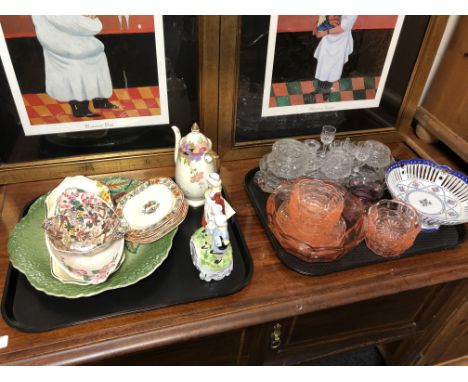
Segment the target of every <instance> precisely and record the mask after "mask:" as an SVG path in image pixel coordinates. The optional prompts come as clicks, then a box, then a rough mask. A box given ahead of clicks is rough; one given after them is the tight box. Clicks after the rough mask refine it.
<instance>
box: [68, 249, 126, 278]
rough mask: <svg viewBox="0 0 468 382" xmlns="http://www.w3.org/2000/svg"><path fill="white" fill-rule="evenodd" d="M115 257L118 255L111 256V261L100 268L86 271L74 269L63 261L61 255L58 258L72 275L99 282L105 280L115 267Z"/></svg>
mask: <svg viewBox="0 0 468 382" xmlns="http://www.w3.org/2000/svg"><path fill="white" fill-rule="evenodd" d="M117 258H118V255H117V254H116V255H115V256H114V257H113V258H112V261H111V262H110V263H108V264H106V265H105V266H104V267H102V268H101V269H95V270H92V271H91V272H87V271H86V270H84V269H75V268H72V267H70V266H69V265H67V264H66V263H65V260H64V258H63V257H62V258H60V262H61V263H62V265H63V266H64V267H66V268H67V269H68V271H69V272H71V273H72V274H73V275H74V276H76V277H78V278H79V279H81V280H82V281H85V282H89V283H91V284H100V283H101V282H103V281H105V280H106V279H107V278H108V277H109V275H110V274H111V273H112V272H113V271H114V269H115V268H116V266H117Z"/></svg>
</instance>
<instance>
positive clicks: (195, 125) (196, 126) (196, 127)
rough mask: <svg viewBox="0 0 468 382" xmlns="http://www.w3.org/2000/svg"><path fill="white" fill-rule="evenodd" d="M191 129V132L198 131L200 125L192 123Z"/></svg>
mask: <svg viewBox="0 0 468 382" xmlns="http://www.w3.org/2000/svg"><path fill="white" fill-rule="evenodd" d="M191 131H192V132H197V133H199V132H200V126H198V123H196V122H194V123H193V125H192V129H191Z"/></svg>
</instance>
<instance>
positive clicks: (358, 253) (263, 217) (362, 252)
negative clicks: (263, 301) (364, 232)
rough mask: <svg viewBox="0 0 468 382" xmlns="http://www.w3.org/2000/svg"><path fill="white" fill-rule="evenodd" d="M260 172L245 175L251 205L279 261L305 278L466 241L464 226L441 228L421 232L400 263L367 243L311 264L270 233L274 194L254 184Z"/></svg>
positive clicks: (444, 247) (438, 249) (453, 245)
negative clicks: (269, 204)
mask: <svg viewBox="0 0 468 382" xmlns="http://www.w3.org/2000/svg"><path fill="white" fill-rule="evenodd" d="M258 170H259V169H258V168H254V169H252V170H250V171H249V172H248V173H247V174H246V175H245V187H246V190H247V194H248V195H249V198H250V201H251V202H252V205H253V206H254V208H255V210H256V212H257V215H258V217H259V219H260V221H261V223H262V225H263V228H264V229H265V232H266V234H267V235H268V238H269V239H270V241H271V243H272V245H273V247H274V249H275V253H276V255H277V256H278V258H279V259H280V260H281V261H282V262H283V263H284V264H285V265H287V266H288V267H289V268H291V269H293V270H295V271H296V272H299V273H302V274H305V275H311V276H321V275H326V274H329V273H334V272H340V271H345V270H347V269H352V268H357V267H363V266H366V265H371V264H376V263H382V262H384V261H398V260H399V259H400V258H404V257H409V256H415V255H421V254H424V253H428V252H434V251H441V250H445V249H449V248H454V247H456V246H458V245H460V244H461V243H463V242H464V241H465V239H466V230H465V227H464V226H463V225H458V226H441V227H440V228H439V230H438V231H435V232H421V233H420V234H419V235H418V237H417V238H416V241H415V242H414V245H413V246H412V247H411V248H410V249H408V250H407V251H406V252H405V253H404V254H403V255H402V256H401V257H399V258H396V259H386V258H384V257H381V256H377V255H376V254H374V253H373V252H372V251H371V250H370V249H368V248H367V246H366V244H365V243H364V241H363V242H361V243H360V244H359V245H358V246H356V247H355V248H353V249H352V250H351V251H350V252H349V253H347V254H346V255H344V256H343V257H342V258H341V259H338V260H336V261H332V262H326V263H308V262H306V261H303V260H301V259H299V258H297V257H296V256H293V255H290V254H289V253H288V252H286V251H285V250H284V249H283V247H281V245H280V244H279V243H278V241H277V240H276V238H275V236H274V235H273V233H272V232H271V231H270V229H269V227H268V218H267V213H266V202H267V199H268V196H269V195H270V194H267V193H266V192H263V191H262V190H261V189H260V188H259V187H258V186H257V185H256V184H255V183H254V180H253V178H254V175H255V173H256V172H257V171H258Z"/></svg>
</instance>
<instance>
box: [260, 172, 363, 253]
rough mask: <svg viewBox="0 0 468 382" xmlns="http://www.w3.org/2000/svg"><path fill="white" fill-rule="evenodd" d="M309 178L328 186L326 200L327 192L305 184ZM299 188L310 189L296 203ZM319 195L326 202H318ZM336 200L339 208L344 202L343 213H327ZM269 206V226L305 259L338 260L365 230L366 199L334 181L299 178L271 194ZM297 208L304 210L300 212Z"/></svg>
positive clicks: (281, 242) (287, 246)
mask: <svg viewBox="0 0 468 382" xmlns="http://www.w3.org/2000/svg"><path fill="white" fill-rule="evenodd" d="M310 181H313V182H314V183H317V182H320V183H322V184H323V187H328V188H329V190H330V193H329V196H328V199H327V200H325V201H324V200H323V197H324V194H321V193H320V194H316V193H315V191H314V190H313V187H304V184H306V183H307V182H310ZM299 189H303V190H304V189H305V190H307V191H306V192H310V194H309V195H303V196H302V198H300V199H299V200H302V202H300V203H302V205H297V203H298V202H297V200H298V199H297V198H296V197H295V196H294V195H296V194H297V192H298V190H299ZM337 195H338V196H337ZM317 198H318V199H321V200H322V201H323V202H322V203H315V200H317ZM340 199H341V200H342V202H341V203H340V202H339V200H340ZM311 200H313V201H314V202H310V201H311ZM337 200H338V202H336V201H337ZM333 203H336V208H337V209H338V210H339V209H340V208H341V206H342V209H341V213H340V214H335V213H331V214H329V215H328V214H327V213H326V212H325V213H324V211H326V210H327V208H330V206H332V205H333ZM305 204H308V205H307V206H306V205H305ZM266 209H267V215H268V225H269V228H270V230H271V231H272V232H273V234H274V236H275V238H276V239H277V240H278V242H279V244H280V245H281V246H282V247H283V248H284V249H285V250H286V251H287V252H288V253H290V254H291V255H293V256H296V257H298V258H300V259H301V260H303V261H306V262H328V261H334V260H337V259H339V258H340V257H342V256H344V255H345V254H346V253H348V252H349V251H350V250H351V249H352V248H354V247H355V246H356V245H358V244H359V243H360V242H361V241H362V240H363V239H364V236H365V233H366V227H367V220H366V214H365V212H366V210H365V207H364V205H363V203H362V202H361V201H360V200H359V198H357V197H355V196H354V195H352V194H351V193H350V192H348V191H347V190H346V189H345V188H344V187H342V186H341V185H339V184H338V183H335V182H332V181H327V180H323V181H322V180H318V179H309V178H299V179H297V180H295V181H294V182H286V183H283V184H282V185H280V186H279V187H278V188H277V189H276V190H275V191H273V192H272V193H271V194H270V196H269V198H268V200H267V206H266ZM297 211H300V212H301V215H300V216H298V215H297ZM335 212H336V211H335Z"/></svg>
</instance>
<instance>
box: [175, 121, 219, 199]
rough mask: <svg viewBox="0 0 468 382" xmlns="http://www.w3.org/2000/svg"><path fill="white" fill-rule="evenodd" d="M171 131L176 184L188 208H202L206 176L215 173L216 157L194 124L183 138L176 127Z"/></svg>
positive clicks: (210, 145)
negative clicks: (173, 144)
mask: <svg viewBox="0 0 468 382" xmlns="http://www.w3.org/2000/svg"><path fill="white" fill-rule="evenodd" d="M172 130H173V131H174V134H175V148H174V161H175V165H176V171H175V180H176V183H177V184H178V185H179V187H180V188H181V189H182V191H183V192H184V195H185V198H186V199H187V202H188V204H189V206H192V207H198V206H202V205H203V204H204V202H205V198H204V194H205V191H206V190H207V189H208V182H207V178H208V175H209V174H210V173H212V172H217V165H218V155H217V154H216V153H215V152H214V151H212V150H211V147H212V143H211V140H210V139H209V138H208V137H206V136H205V135H203V134H202V133H201V132H200V128H199V127H198V125H197V124H196V123H194V124H193V125H192V129H191V131H190V133H188V134H187V135H186V136H185V137H181V135H180V130H179V128H178V127H177V126H172Z"/></svg>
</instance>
